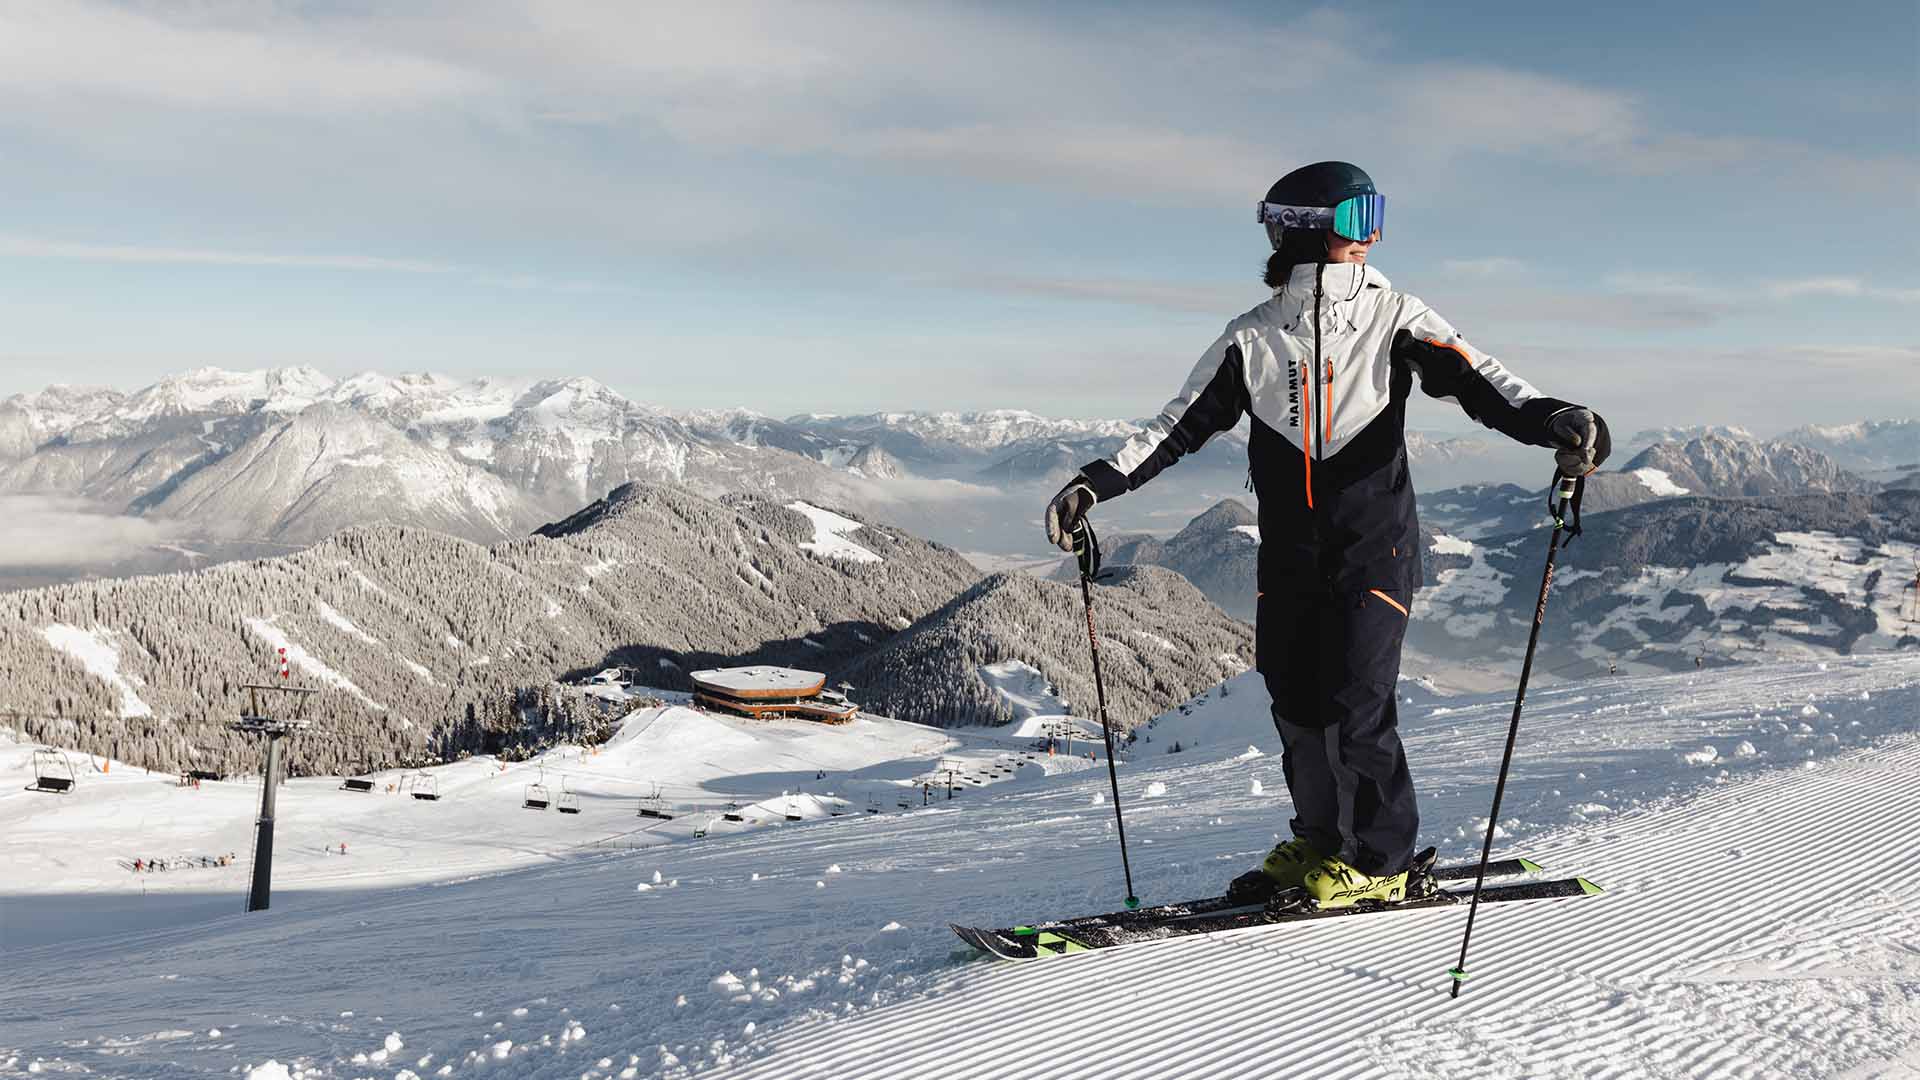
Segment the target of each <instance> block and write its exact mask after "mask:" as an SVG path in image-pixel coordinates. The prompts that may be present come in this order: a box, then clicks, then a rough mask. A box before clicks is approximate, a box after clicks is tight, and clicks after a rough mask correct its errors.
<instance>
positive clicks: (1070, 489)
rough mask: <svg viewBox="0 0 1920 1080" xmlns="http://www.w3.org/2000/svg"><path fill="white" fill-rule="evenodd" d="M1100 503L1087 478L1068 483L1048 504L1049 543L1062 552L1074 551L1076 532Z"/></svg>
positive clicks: (1075, 478)
mask: <svg viewBox="0 0 1920 1080" xmlns="http://www.w3.org/2000/svg"><path fill="white" fill-rule="evenodd" d="M1098 501H1100V500H1099V499H1098V498H1097V497H1096V496H1095V495H1094V494H1093V485H1091V484H1089V483H1087V478H1086V477H1084V476H1075V477H1074V478H1073V479H1071V480H1069V481H1067V486H1066V487H1063V488H1061V489H1060V493H1059V494H1057V495H1055V496H1054V497H1053V498H1052V499H1051V500H1050V501H1049V502H1048V503H1047V542H1048V543H1050V544H1052V545H1053V546H1055V547H1057V548H1059V549H1060V550H1061V551H1068V552H1070V551H1072V550H1073V534H1074V530H1076V529H1078V528H1079V527H1080V522H1082V521H1084V520H1085V519H1086V516H1087V511H1089V510H1091V509H1093V504H1094V503H1096V502H1098Z"/></svg>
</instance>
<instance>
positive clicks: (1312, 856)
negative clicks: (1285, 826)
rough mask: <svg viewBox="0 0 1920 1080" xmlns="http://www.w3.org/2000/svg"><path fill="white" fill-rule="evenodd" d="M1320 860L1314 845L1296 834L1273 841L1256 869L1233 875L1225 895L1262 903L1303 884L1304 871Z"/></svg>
mask: <svg viewBox="0 0 1920 1080" xmlns="http://www.w3.org/2000/svg"><path fill="white" fill-rule="evenodd" d="M1321 861H1322V857H1321V855H1320V853H1319V852H1318V851H1315V850H1314V849H1313V845H1312V844H1309V843H1307V842H1306V841H1305V840H1301V839H1299V838H1298V837H1296V838H1294V839H1292V840H1287V841H1284V842H1282V843H1279V844H1275V845H1274V846H1273V850H1272V851H1269V852H1267V857H1266V859H1265V860H1264V861H1262V862H1261V863H1260V866H1259V867H1258V868H1257V869H1253V870H1249V871H1247V872H1246V873H1244V874H1241V875H1240V876H1239V877H1237V878H1234V879H1233V883H1232V884H1230V885H1228V886H1227V898H1228V899H1229V900H1232V901H1234V902H1235V903H1240V904H1264V903H1266V902H1267V901H1268V900H1270V899H1272V898H1273V897H1274V895H1276V894H1278V893H1282V892H1286V891H1287V890H1289V889H1297V888H1299V887H1300V886H1302V885H1304V884H1305V883H1306V880H1307V872H1308V871H1310V870H1312V869H1313V868H1314V867H1316V866H1318V865H1319V864H1320V863H1321Z"/></svg>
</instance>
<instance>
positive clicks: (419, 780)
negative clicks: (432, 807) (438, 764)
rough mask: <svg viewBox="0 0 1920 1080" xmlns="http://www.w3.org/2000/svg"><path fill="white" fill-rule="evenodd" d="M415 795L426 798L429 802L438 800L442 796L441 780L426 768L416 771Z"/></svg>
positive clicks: (414, 777)
mask: <svg viewBox="0 0 1920 1080" xmlns="http://www.w3.org/2000/svg"><path fill="white" fill-rule="evenodd" d="M413 797H414V798H416V799H425V800H426V801H428V802H437V801H438V800H439V798H440V781H439V780H437V779H435V778H434V775H433V774H432V773H430V772H426V771H424V770H423V771H421V772H417V773H414V774H413Z"/></svg>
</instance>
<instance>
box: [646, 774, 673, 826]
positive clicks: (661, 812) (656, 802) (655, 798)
mask: <svg viewBox="0 0 1920 1080" xmlns="http://www.w3.org/2000/svg"><path fill="white" fill-rule="evenodd" d="M639 816H640V817H643V818H653V819H655V820H658V821H672V820H673V813H672V812H671V811H669V810H668V809H667V801H666V800H665V799H664V798H662V797H661V796H660V785H659V784H658V783H657V782H656V783H655V784H654V785H653V787H652V790H650V791H649V792H648V793H647V794H645V795H643V796H641V797H640V813H639Z"/></svg>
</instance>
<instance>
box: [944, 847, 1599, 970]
mask: <svg viewBox="0 0 1920 1080" xmlns="http://www.w3.org/2000/svg"><path fill="white" fill-rule="evenodd" d="M1541 869H1542V867H1540V866H1539V865H1538V864H1536V863H1533V862H1531V861H1529V860H1526V859H1503V860H1500V861H1498V862H1493V863H1489V864H1487V876H1488V877H1495V876H1503V875H1513V874H1524V873H1533V872H1536V871H1539V870H1541ZM1478 871H1479V864H1477V863H1470V864H1467V865H1464V866H1444V867H1438V868H1436V869H1434V870H1433V871H1431V874H1430V879H1431V880H1434V881H1459V880H1462V879H1471V878H1473V877H1474V876H1475V875H1476V874H1477V873H1478ZM1600 891H1601V889H1600V887H1599V886H1598V885H1595V884H1593V883H1592V882H1590V881H1588V880H1586V879H1585V878H1577V877H1575V878H1560V879H1556V880H1551V881H1532V882H1520V883H1515V884H1509V885H1487V886H1483V887H1482V888H1481V890H1480V902H1481V903H1501V902H1506V901H1514V900H1543V899H1552V898H1556V897H1572V896H1590V895H1593V894H1595V893H1598V892H1600ZM1471 895H1472V892H1471V890H1468V889H1458V890H1448V889H1435V891H1433V892H1431V893H1429V894H1427V895H1424V896H1419V897H1414V898H1412V899H1408V900H1403V901H1399V902H1397V903H1390V904H1361V905H1356V906H1354V907H1346V908H1311V909H1301V910H1297V911H1287V912H1279V913H1274V912H1269V911H1267V910H1266V909H1265V907H1264V905H1260V904H1233V903H1231V902H1230V901H1228V900H1227V898H1226V897H1210V898H1208V899H1205V900H1197V901H1191V902H1188V903H1184V904H1163V905H1159V906H1156V907H1153V908H1142V909H1140V910H1137V911H1120V912H1112V913H1109V914H1105V915H1089V916H1083V917H1080V918H1075V919H1065V920H1058V921H1054V922H1047V923H1039V924H1035V925H1031V926H1017V927H1010V928H1002V929H987V928H983V927H970V926H960V925H957V924H955V925H954V926H953V931H954V933H955V934H958V935H959V937H960V939H961V940H962V941H964V942H966V943H967V944H969V945H971V946H973V947H974V948H976V949H978V950H980V951H981V952H985V953H988V954H990V955H992V956H995V957H998V958H1000V959H1003V960H1038V959H1042V958H1045V957H1047V956H1060V955H1066V954H1069V953H1076V952H1086V951H1089V950H1093V949H1107V948H1114V947H1116V946H1120V945H1130V944H1134V943H1137V942H1143V941H1160V940H1165V939H1168V938H1174V937H1186V936H1189V935H1193V934H1209V933H1215V932H1218V931H1222V930H1239V929H1245V928H1248V927H1255V926H1268V925H1273V924H1277V923H1285V922H1306V921H1311V920H1315V919H1332V918H1343V917H1348V916H1355V915H1377V914H1386V913H1388V912H1395V911H1410V910H1414V909H1423V908H1432V907H1450V906H1452V905H1455V904H1462V903H1465V902H1466V901H1467V899H1468V897H1470V896H1471Z"/></svg>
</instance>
